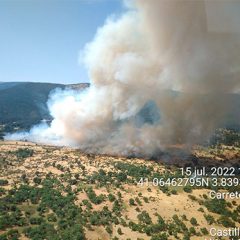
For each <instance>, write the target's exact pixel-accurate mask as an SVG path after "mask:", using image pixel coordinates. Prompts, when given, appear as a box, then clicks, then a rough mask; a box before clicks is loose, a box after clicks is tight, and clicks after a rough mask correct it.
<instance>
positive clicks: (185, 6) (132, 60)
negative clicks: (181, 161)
mask: <svg viewBox="0 0 240 240" xmlns="http://www.w3.org/2000/svg"><path fill="white" fill-rule="evenodd" d="M215 2H216V4H217V1H215ZM229 2H231V1H229ZM129 3H131V4H129ZM129 3H128V5H129V10H128V11H127V12H126V13H124V14H123V15H122V16H121V17H119V18H118V19H114V18H110V19H108V20H107V21H106V23H105V25H104V26H103V27H102V28H100V29H99V30H98V31H97V33H96V36H95V38H94V39H93V41H92V42H90V43H89V44H87V46H86V47H85V50H84V54H83V61H84V63H85V64H86V66H87V69H88V72H89V78H90V79H91V87H90V88H89V89H87V90H86V91H85V92H81V93H80V92H77V91H66V92H64V91H63V92H61V91H58V92H56V93H55V94H53V95H51V97H50V100H49V103H48V105H49V110H50V112H51V115H52V117H53V119H54V120H53V121H52V123H51V125H50V127H48V126H41V127H39V126H37V127H34V128H33V129H32V130H31V131H30V133H27V134H25V135H24V137H25V138H27V139H29V140H33V141H36V142H44V143H51V144H60V145H70V146H78V147H80V148H81V149H84V150H86V151H91V152H97V153H109V154H123V155H128V154H132V153H135V154H142V155H146V156H151V155H153V154H155V153H156V152H157V151H159V150H161V149H164V147H165V146H166V145H168V144H174V143H194V142H195V141H201V140H204V139H207V138H208V137H209V136H210V135H211V134H212V132H213V131H214V129H215V128H216V127H218V126H219V124H221V123H222V122H224V120H225V116H226V113H227V111H228V108H229V106H230V104H231V103H230V102H228V101H227V99H225V98H224V96H225V94H227V93H232V92H234V91H235V90H236V89H239V86H240V79H239V77H240V37H239V32H237V31H236V32H234V29H231V32H226V31H225V30H224V31H223V32H221V31H219V28H218V30H217V31H215V30H214V29H215V28H214V26H215V25H216V14H218V13H217V11H216V12H214V11H212V12H210V13H209V12H208V14H207V11H206V3H205V1H203V0H198V1H189V0H186V1H185V0H181V1H179V0H171V1H166V0H147V1H146V0H136V1H131V2H130V1H129ZM235 18H236V16H235ZM212 19H214V21H215V22H214V24H215V25H212V24H211V29H209V24H210V23H211V21H212ZM220 20H221V19H220ZM235 21H236V19H235ZM237 21H238V22H239V24H240V17H239V19H238V20H237ZM217 24H219V25H220V26H221V24H222V23H221V21H220V22H217ZM176 91H178V92H176ZM149 102H152V103H153V105H154V108H155V110H156V111H157V109H159V110H160V114H159V115H158V114H155V115H154V114H153V115H152V116H147V117H146V116H143V115H144V114H142V115H141V114H140V112H141V111H143V112H144V110H143V108H144V106H146V104H149ZM150 105H151V104H150ZM145 112H146V111H145ZM139 118H140V119H141V121H140V124H139V122H138V121H137V119H139ZM145 118H151V119H150V120H151V121H149V120H148V121H145V120H146V119H145ZM18 136H20V137H22V136H21V135H18ZM11 137H12V138H16V137H17V136H16V135H12V136H11Z"/></svg>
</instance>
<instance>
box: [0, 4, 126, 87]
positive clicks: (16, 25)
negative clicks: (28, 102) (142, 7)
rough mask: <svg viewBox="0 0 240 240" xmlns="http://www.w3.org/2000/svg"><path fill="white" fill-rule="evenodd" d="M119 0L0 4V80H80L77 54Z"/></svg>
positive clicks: (117, 8)
mask: <svg viewBox="0 0 240 240" xmlns="http://www.w3.org/2000/svg"><path fill="white" fill-rule="evenodd" d="M122 10H123V5H122V2H121V1H120V0H0V81H34V82H59V83H78V82H86V81H88V79H87V74H86V71H85V69H84V67H83V66H80V64H79V63H78V57H79V52H80V50H81V49H82V48H83V47H84V45H85V44H86V43H87V42H88V41H90V40H91V39H92V38H93V36H94V34H95V32H96V30H97V28H98V27H99V26H101V25H103V23H104V21H105V19H106V17H107V16H109V15H111V14H120V13H121V11H122Z"/></svg>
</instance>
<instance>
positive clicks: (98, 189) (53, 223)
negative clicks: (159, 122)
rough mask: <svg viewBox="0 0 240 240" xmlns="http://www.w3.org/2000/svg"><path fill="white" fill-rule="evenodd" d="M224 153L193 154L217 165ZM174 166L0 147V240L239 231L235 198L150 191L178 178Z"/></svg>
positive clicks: (183, 190) (239, 205)
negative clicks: (215, 162) (214, 230)
mask: <svg viewBox="0 0 240 240" xmlns="http://www.w3.org/2000/svg"><path fill="white" fill-rule="evenodd" d="M228 148H229V147H227V146H221V148H220V149H221V150H220V149H218V150H216V149H215V150H213V149H204V148H201V149H196V150H195V152H194V154H195V156H198V158H200V156H204V158H206V156H207V157H208V159H210V158H213V157H214V159H217V160H218V161H220V162H222V163H223V162H226V157H227V156H228V157H229V158H231V157H232V155H229V153H228ZM234 149H235V155H234V157H236V156H238V157H239V156H240V149H239V148H237V147H235V148H234ZM230 152H231V153H232V152H233V151H232V150H231V151H230ZM224 154H226V156H224ZM223 156H224V158H225V161H221V159H222V158H223ZM234 159H235V158H234ZM230 160H231V159H229V161H230ZM185 164H187V163H185ZM178 165H179V163H177V164H176V166H174V164H171V165H167V164H166V163H161V162H156V161H150V160H144V159H138V158H131V159H128V158H122V157H110V156H101V155H93V154H84V153H82V152H81V151H79V150H78V149H71V148H66V147H53V146H46V145H36V144H34V143H28V142H7V141H5V142H1V143H0V168H1V175H0V185H1V187H0V196H1V197H0V234H1V235H0V239H1V240H2V239H51V240H52V239H71V240H74V239H91V240H95V239H96V240H97V239H132V240H135V239H151V240H157V239H184V240H187V239H205V237H207V236H209V229H210V228H211V227H216V228H218V229H224V228H229V227H239V226H240V199H234V200H232V199H227V200H224V199H222V200H218V199H210V198H209V194H208V192H209V191H210V190H209V189H208V188H209V187H191V186H185V187H183V186H182V187H181V186H178V187H173V186H170V185H169V186H167V185H166V186H164V187H163V186H160V185H157V184H153V182H152V179H154V178H155V179H156V178H157V179H160V178H163V179H168V178H173V177H178V176H180V171H179V166H178ZM141 178H145V179H148V180H149V183H148V184H147V183H146V182H144V183H142V182H141ZM154 185H156V186H154ZM215 190H219V191H222V192H224V191H226V189H224V188H222V189H216V188H215ZM230 190H231V191H232V190H234V191H236V190H239V187H235V188H234V189H228V191H230Z"/></svg>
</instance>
